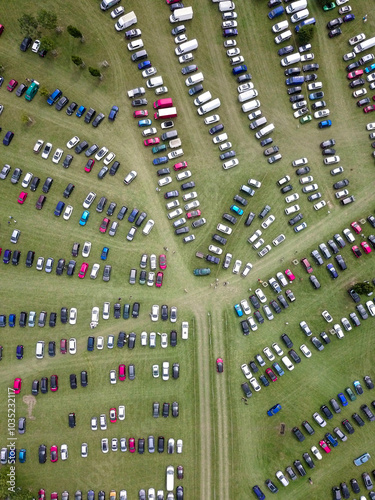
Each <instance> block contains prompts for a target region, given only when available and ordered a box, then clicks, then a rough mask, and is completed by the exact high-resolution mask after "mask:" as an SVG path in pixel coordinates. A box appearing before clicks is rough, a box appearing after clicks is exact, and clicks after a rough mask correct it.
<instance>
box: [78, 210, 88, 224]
mask: <svg viewBox="0 0 375 500" xmlns="http://www.w3.org/2000/svg"><path fill="white" fill-rule="evenodd" d="M89 215H90V212H89V211H88V210H84V211H83V214H82V215H81V218H80V219H79V225H80V226H85V225H86V223H87V221H88V220H89Z"/></svg>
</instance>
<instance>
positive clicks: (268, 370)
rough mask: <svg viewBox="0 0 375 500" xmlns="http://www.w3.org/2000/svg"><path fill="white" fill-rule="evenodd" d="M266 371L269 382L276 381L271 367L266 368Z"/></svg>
mask: <svg viewBox="0 0 375 500" xmlns="http://www.w3.org/2000/svg"><path fill="white" fill-rule="evenodd" d="M266 373H267V375H268V376H269V378H270V380H271V382H276V380H277V377H276V374H275V372H274V371H273V370H272V369H271V368H267V369H266Z"/></svg>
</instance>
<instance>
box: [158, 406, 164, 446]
mask: <svg viewBox="0 0 375 500" xmlns="http://www.w3.org/2000/svg"><path fill="white" fill-rule="evenodd" d="M158 404H159V403H158ZM158 453H164V437H163V436H159V437H158Z"/></svg>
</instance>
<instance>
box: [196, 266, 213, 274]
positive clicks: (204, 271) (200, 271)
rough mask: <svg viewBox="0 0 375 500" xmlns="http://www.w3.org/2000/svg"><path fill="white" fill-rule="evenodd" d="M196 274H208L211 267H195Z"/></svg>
mask: <svg viewBox="0 0 375 500" xmlns="http://www.w3.org/2000/svg"><path fill="white" fill-rule="evenodd" d="M193 272H194V274H195V276H206V274H210V273H211V269H210V268H209V267H202V268H199V269H194V271H193Z"/></svg>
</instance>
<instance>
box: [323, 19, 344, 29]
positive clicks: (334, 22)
mask: <svg viewBox="0 0 375 500" xmlns="http://www.w3.org/2000/svg"><path fill="white" fill-rule="evenodd" d="M342 23H343V20H342V19H341V17H338V18H336V19H332V21H329V22H328V23H327V28H328V29H329V30H331V29H333V28H336V27H337V26H340V25H341V24H342Z"/></svg>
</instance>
